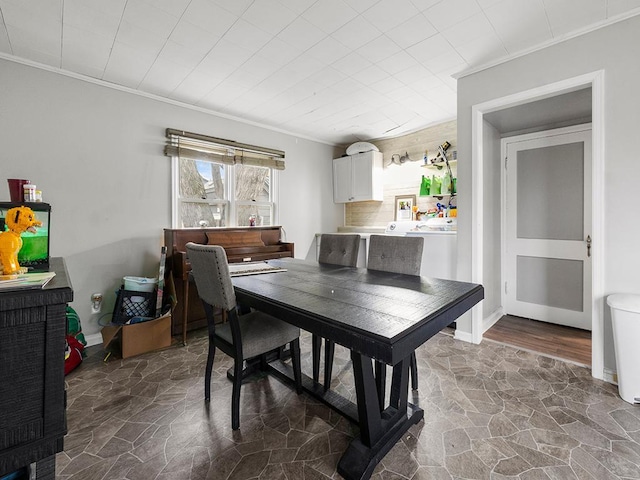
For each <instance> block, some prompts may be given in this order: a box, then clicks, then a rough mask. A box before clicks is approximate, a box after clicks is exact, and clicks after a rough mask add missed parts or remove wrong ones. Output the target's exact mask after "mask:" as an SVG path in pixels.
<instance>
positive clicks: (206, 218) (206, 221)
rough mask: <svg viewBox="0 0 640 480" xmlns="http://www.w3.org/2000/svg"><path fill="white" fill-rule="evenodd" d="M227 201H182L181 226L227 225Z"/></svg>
mask: <svg viewBox="0 0 640 480" xmlns="http://www.w3.org/2000/svg"><path fill="white" fill-rule="evenodd" d="M226 218H227V203H226V202H221V203H212V204H208V203H203V202H180V219H181V220H182V227H181V228H189V227H225V226H226V225H227V221H226Z"/></svg>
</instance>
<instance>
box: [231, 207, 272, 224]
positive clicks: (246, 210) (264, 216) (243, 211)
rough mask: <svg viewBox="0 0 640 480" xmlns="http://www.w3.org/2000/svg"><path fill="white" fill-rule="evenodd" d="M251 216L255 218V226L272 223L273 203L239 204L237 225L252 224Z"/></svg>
mask: <svg viewBox="0 0 640 480" xmlns="http://www.w3.org/2000/svg"><path fill="white" fill-rule="evenodd" d="M251 217H254V218H255V226H257V227H260V226H262V225H272V222H271V218H272V217H273V215H272V208H271V205H259V204H256V205H238V206H237V207H236V225H237V226H239V227H246V226H249V225H250V224H251V220H250V219H251Z"/></svg>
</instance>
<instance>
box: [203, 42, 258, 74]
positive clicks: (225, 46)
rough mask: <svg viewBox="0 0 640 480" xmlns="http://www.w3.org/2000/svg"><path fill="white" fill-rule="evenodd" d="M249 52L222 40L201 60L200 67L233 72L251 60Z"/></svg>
mask: <svg viewBox="0 0 640 480" xmlns="http://www.w3.org/2000/svg"><path fill="white" fill-rule="evenodd" d="M251 56H252V52H251V50H247V49H246V48H242V47H240V46H238V45H235V44H233V43H231V42H228V41H227V40H225V39H224V38H223V39H222V40H220V41H219V42H218V43H217V44H216V46H215V47H213V48H212V49H211V51H210V52H209V53H208V54H207V55H206V56H205V57H204V58H203V59H202V62H201V66H202V67H203V68H209V69H211V70H212V71H215V70H218V69H220V70H228V69H231V70H235V69H236V68H237V67H239V66H240V65H242V64H243V63H244V62H246V61H247V60H248V59H249V58H251Z"/></svg>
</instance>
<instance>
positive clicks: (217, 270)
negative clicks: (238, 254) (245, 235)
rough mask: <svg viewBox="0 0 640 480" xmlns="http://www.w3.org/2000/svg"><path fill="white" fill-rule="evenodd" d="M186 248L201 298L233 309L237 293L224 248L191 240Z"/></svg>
mask: <svg viewBox="0 0 640 480" xmlns="http://www.w3.org/2000/svg"><path fill="white" fill-rule="evenodd" d="M186 250H187V258H188V259H189V262H190V263H191V272H192V273H193V277H194V278H195V281H196V286H197V287H198V294H199V295H200V298H201V299H202V300H204V301H205V302H207V303H208V304H209V305H212V306H216V307H220V308H222V309H224V310H233V309H234V308H235V306H236V294H235V291H234V290H233V284H232V283H231V276H230V275H229V264H228V263H227V254H226V252H225V251H224V248H222V247H221V246H219V245H200V244H197V243H192V242H189V243H187V245H186Z"/></svg>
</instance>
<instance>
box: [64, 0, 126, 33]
mask: <svg viewBox="0 0 640 480" xmlns="http://www.w3.org/2000/svg"><path fill="white" fill-rule="evenodd" d="M121 16H122V10H120V11H116V12H114V13H113V14H110V13H105V12H103V11H101V10H98V9H96V8H91V7H90V6H89V5H85V4H84V3H82V2H81V1H79V0H71V1H66V2H65V3H64V26H65V28H66V26H67V25H71V26H75V27H77V28H81V29H83V30H85V31H89V32H93V33H97V34H100V35H105V36H108V37H111V38H112V39H113V37H114V36H115V35H116V33H117V32H118V26H119V25H120V18H121Z"/></svg>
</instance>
